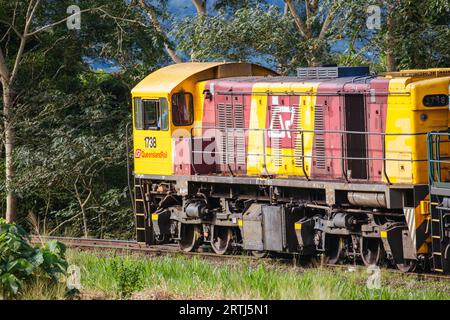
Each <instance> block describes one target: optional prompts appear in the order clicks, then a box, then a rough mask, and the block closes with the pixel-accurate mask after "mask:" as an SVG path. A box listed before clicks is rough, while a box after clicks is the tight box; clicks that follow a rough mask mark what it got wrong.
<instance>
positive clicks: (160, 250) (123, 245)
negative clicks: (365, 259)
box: [30, 236, 450, 281]
mask: <svg viewBox="0 0 450 320" xmlns="http://www.w3.org/2000/svg"><path fill="white" fill-rule="evenodd" d="M49 240H57V241H59V242H61V243H64V244H65V245H66V247H68V248H78V249H82V250H96V249H108V250H113V251H122V252H123V251H126V252H132V253H137V254H143V255H146V256H164V255H165V256H176V255H184V256H189V257H200V258H205V259H212V260H216V261H217V260H222V261H223V260H242V259H245V260H248V261H252V262H258V261H264V262H270V261H274V262H275V261H276V262H277V263H280V262H281V263H283V265H284V266H287V265H289V267H290V268H292V267H293V266H294V267H298V264H297V261H296V260H295V259H293V258H290V259H289V258H281V259H280V258H278V259H271V258H256V257H253V256H250V255H242V254H241V255H217V254H215V253H212V252H184V251H181V250H180V249H179V247H178V245H176V244H165V245H154V246H146V245H141V244H139V243H137V242H136V241H130V240H112V239H93V238H71V237H48V236H31V237H30V242H31V243H32V244H42V243H45V242H47V241H49ZM321 266H323V267H326V268H330V269H341V270H344V269H347V270H364V269H365V268H366V267H365V266H362V265H353V264H344V265H334V264H324V263H321ZM302 268H308V267H303V266H302ZM382 272H389V273H395V274H400V275H402V276H405V277H415V278H416V280H419V281H425V280H436V281H442V280H444V281H450V275H441V274H435V273H421V272H408V273H404V272H401V271H400V270H395V269H386V268H383V269H382Z"/></svg>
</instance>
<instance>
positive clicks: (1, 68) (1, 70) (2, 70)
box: [0, 48, 9, 82]
mask: <svg viewBox="0 0 450 320" xmlns="http://www.w3.org/2000/svg"><path fill="white" fill-rule="evenodd" d="M0 78H2V80H3V81H7V82H9V70H8V67H7V66H6V62H5V57H4V56H3V51H2V48H0Z"/></svg>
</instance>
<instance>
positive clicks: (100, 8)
mask: <svg viewBox="0 0 450 320" xmlns="http://www.w3.org/2000/svg"><path fill="white" fill-rule="evenodd" d="M102 8H103V6H100V7H95V8H89V9H83V10H80V14H81V13H84V12H92V11H102V12H105V11H104V10H102ZM71 17H72V16H68V17H66V18H64V19H61V20H59V21H56V22H54V23H51V24H48V25H46V26H43V27H41V28H39V29H36V30H34V31H32V32H29V33H27V34H26V36H27V37H30V36H34V35H36V34H38V33H40V32H42V31H45V30H47V29H50V28H53V27H55V26H57V25H59V24H61V23H64V22H66V21H67V20H69V19H70V18H71Z"/></svg>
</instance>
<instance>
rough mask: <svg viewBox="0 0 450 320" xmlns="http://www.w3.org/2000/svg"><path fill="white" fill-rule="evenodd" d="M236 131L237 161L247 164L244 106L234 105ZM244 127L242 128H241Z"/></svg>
mask: <svg viewBox="0 0 450 320" xmlns="http://www.w3.org/2000/svg"><path fill="white" fill-rule="evenodd" d="M234 127H235V128H236V130H235V132H234V136H235V140H236V163H237V164H245V132H244V130H243V129H244V128H245V122H244V106H243V105H235V106H234ZM239 129H242V130H239Z"/></svg>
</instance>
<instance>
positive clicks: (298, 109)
mask: <svg viewBox="0 0 450 320" xmlns="http://www.w3.org/2000/svg"><path fill="white" fill-rule="evenodd" d="M293 109H294V111H293V112H294V123H293V124H294V128H295V130H296V132H295V141H294V164H295V166H296V167H297V168H301V167H302V166H303V149H302V142H303V141H302V133H301V132H300V131H301V130H303V115H302V105H300V106H293Z"/></svg>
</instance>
